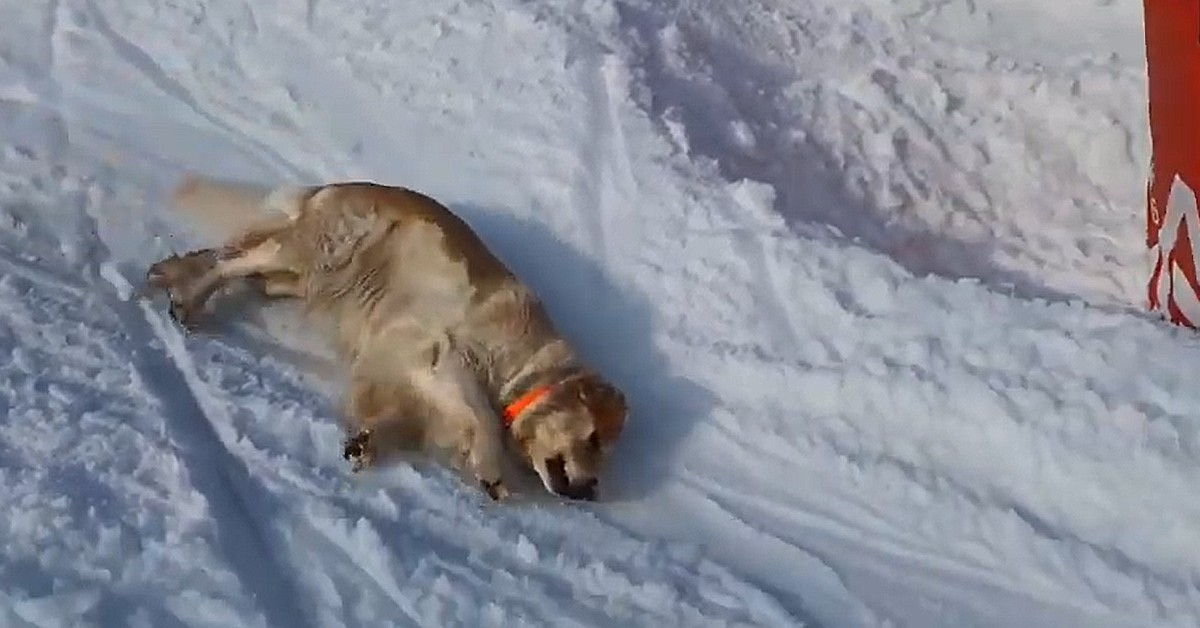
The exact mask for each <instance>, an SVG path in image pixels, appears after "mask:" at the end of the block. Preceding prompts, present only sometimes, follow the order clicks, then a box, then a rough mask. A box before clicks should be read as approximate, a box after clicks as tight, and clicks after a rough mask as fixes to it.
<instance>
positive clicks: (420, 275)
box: [146, 177, 628, 500]
mask: <svg viewBox="0 0 1200 628" xmlns="http://www.w3.org/2000/svg"><path fill="white" fill-rule="evenodd" d="M221 185H222V184H221V183H219V182H213V181H208V180H202V179H200V178H195V177H189V178H188V179H186V180H185V181H184V183H183V184H182V185H180V186H179V187H178V188H177V189H176V192H175V201H176V203H190V204H192V205H193V207H192V211H196V210H197V209H196V206H199V208H200V209H199V211H211V212H218V213H219V212H220V211H222V208H221V207H219V205H220V204H221V203H223V202H243V203H244V202H245V197H237V196H236V194H234V193H233V192H229V191H228V190H226V192H227V193H225V194H224V195H223V193H222V188H220V187H219V186H221ZM239 199H240V200H239ZM256 204H257V205H258V207H257V209H259V210H261V211H258V212H256V213H255V214H254V215H255V216H256V222H255V223H254V224H248V225H244V226H239V227H238V229H237V233H236V235H235V236H234V237H232V238H230V239H228V240H227V241H226V242H225V243H224V244H223V245H221V246H217V247H213V248H204V249H200V250H195V251H191V252H189V253H185V254H183V255H175V256H171V257H168V258H166V259H162V260H160V261H158V262H156V263H154V264H153V265H151V267H150V268H149V270H148V271H147V275H146V281H147V286H148V287H149V288H150V289H151V290H162V291H165V292H166V293H167V294H168V296H169V298H170V311H171V315H172V316H173V317H174V318H175V319H176V320H177V321H179V322H180V323H181V324H183V325H184V326H185V327H188V328H189V329H190V328H194V327H195V326H196V325H197V322H198V320H199V318H200V317H201V316H202V314H203V311H204V307H205V304H206V302H207V301H208V300H209V299H210V298H211V297H212V296H213V295H214V294H216V293H217V291H218V290H219V289H220V288H222V287H223V286H225V285H227V284H228V283H229V282H232V281H239V280H249V283H250V284H251V285H254V286H256V289H257V290H258V291H260V292H261V293H262V294H264V295H268V296H270V297H279V298H295V299H301V300H302V301H303V302H304V303H305V306H306V311H308V312H310V313H312V314H320V316H314V318H313V320H314V321H318V320H319V321H324V323H325V324H327V325H328V326H329V331H330V332H331V333H332V342H333V346H334V349H335V350H336V354H337V356H338V359H339V360H344V361H345V366H346V368H347V371H348V375H349V382H350V383H349V391H348V394H346V395H345V400H344V410H343V414H344V416H343V419H344V421H343V422H344V424H345V428H346V430H347V438H346V440H345V442H344V455H345V457H346V458H347V459H348V460H350V461H352V467H353V469H354V470H355V471H358V470H360V469H363V468H366V467H369V466H371V465H374V464H377V463H378V462H379V461H381V460H384V459H386V458H387V457H388V455H389V454H394V453H400V452H403V451H421V452H431V451H441V452H448V453H450V454H451V460H452V462H453V464H454V466H455V467H456V468H458V469H459V470H461V471H464V472H467V473H469V474H471V475H472V476H473V477H474V478H475V479H476V480H477V481H478V483H479V485H480V487H481V488H483V489H484V491H485V492H486V493H487V494H488V496H490V497H491V498H492V499H502V498H504V497H505V496H507V495H508V494H509V488H508V487H509V486H510V485H509V484H506V482H505V479H504V478H503V477H501V475H502V471H501V468H502V465H501V460H500V457H501V456H502V455H503V452H504V451H505V449H506V447H505V445H506V443H507V444H512V445H515V446H516V449H517V451H518V452H519V456H518V458H519V459H520V460H523V461H524V463H525V464H527V465H528V466H529V467H530V468H531V469H532V470H533V471H534V472H536V473H537V475H538V477H539V478H540V479H541V481H542V484H543V485H544V486H545V488H546V489H547V490H548V491H549V492H550V493H552V494H554V495H557V496H560V497H565V498H569V499H582V500H595V499H597V496H598V482H599V478H600V475H601V470H602V468H603V467H604V465H605V462H606V459H607V458H608V456H609V454H610V452H611V449H612V447H613V445H614V444H615V443H616V441H617V439H618V437H619V436H620V434H621V432H622V430H623V428H624V425H625V422H626V417H627V413H628V408H627V405H626V400H625V396H624V395H623V394H622V392H621V391H620V390H618V389H617V388H616V387H615V386H614V385H613V384H612V383H610V382H608V381H606V380H605V379H604V378H603V377H602V376H601V375H600V374H599V373H597V372H596V371H595V370H594V369H592V368H589V367H588V366H586V365H584V364H583V363H582V362H581V360H580V358H579V356H578V355H577V353H576V352H575V351H574V350H573V349H572V347H571V346H570V345H569V344H568V342H567V340H566V339H564V338H563V336H562V335H561V334H560V333H559V332H558V331H557V330H556V329H555V327H554V324H553V323H552V321H551V320H550V318H549V316H548V315H547V313H546V311H545V310H544V308H543V305H542V303H541V302H540V301H539V299H538V297H537V296H536V295H535V294H534V293H533V292H532V291H531V290H530V288H528V287H527V286H526V285H525V284H524V283H523V282H521V281H520V280H519V279H518V278H517V277H516V276H514V275H513V273H512V272H510V270H509V269H508V268H507V267H506V266H505V265H504V264H503V263H502V262H501V261H500V260H499V259H498V258H497V257H496V256H495V255H493V253H492V252H491V251H489V249H488V248H487V247H486V246H485V245H484V243H483V241H482V240H481V239H480V238H479V237H478V235H477V234H476V233H475V232H474V231H473V230H472V229H471V228H470V227H469V226H468V225H467V223H466V222H464V221H463V220H462V219H460V218H459V217H458V216H456V215H455V214H454V213H452V212H451V211H450V210H449V209H448V208H446V207H444V206H443V205H442V204H440V203H438V202H437V201H435V200H434V199H432V198H430V197H428V196H425V195H423V194H420V193H418V192H415V191H413V190H410V189H407V188H403V187H391V186H385V185H380V184H376V183H371V182H344V183H329V184H324V185H312V186H295V187H286V186H284V187H279V188H276V189H274V190H272V191H270V193H269V194H265V195H262V196H261V197H260V198H259V200H258V201H256Z"/></svg>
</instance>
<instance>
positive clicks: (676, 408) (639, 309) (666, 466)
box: [448, 203, 713, 502]
mask: <svg viewBox="0 0 1200 628" xmlns="http://www.w3.org/2000/svg"><path fill="white" fill-rule="evenodd" d="M448 205H449V206H450V208H451V210H452V211H454V212H455V213H456V214H458V215H459V216H460V217H461V218H462V219H463V220H465V221H466V222H467V223H468V224H470V225H471V228H472V229H474V230H475V231H476V232H477V233H478V234H479V236H480V237H481V238H482V239H483V240H484V243H485V244H486V245H487V246H488V248H489V249H491V251H492V252H493V253H495V254H496V256H497V257H499V258H500V259H501V260H502V261H503V262H504V263H505V264H507V265H508V266H509V267H510V268H511V269H512V271H513V272H514V273H516V274H517V276H518V277H519V278H520V279H521V280H522V281H524V282H525V283H526V284H528V285H529V286H530V287H531V288H532V289H533V290H534V291H535V292H536V293H537V295H538V296H539V297H540V298H541V300H542V301H543V303H544V304H545V306H546V309H547V311H548V312H549V314H550V316H551V318H552V319H553V320H554V324H555V326H556V327H557V328H558V330H559V331H560V332H561V333H562V334H563V335H564V336H565V337H566V338H567V339H568V340H569V341H570V343H571V344H572V345H573V346H574V347H575V348H576V349H577V350H578V352H579V353H580V356H581V358H582V359H583V360H585V361H586V362H587V363H588V364H589V365H590V366H592V367H593V368H596V369H598V370H599V371H600V372H601V373H603V374H604V376H605V377H607V378H608V379H609V380H610V381H612V382H613V383H614V384H615V385H616V386H618V387H619V388H620V389H621V390H622V391H623V392H624V393H625V396H626V399H627V401H628V403H629V407H630V414H629V418H628V421H627V422H626V425H625V430H624V431H623V433H622V435H621V439H620V441H619V442H618V444H617V446H616V448H615V449H614V451H613V455H612V458H611V461H610V462H609V466H608V467H607V469H606V470H605V471H604V475H603V478H602V480H601V492H602V496H601V499H602V501H605V502H611V501H625V500H635V499H639V498H641V497H644V496H646V495H648V494H650V493H652V492H654V491H655V490H656V489H657V488H659V487H660V486H661V484H662V482H663V480H664V479H665V478H666V477H667V476H668V475H669V474H670V472H671V468H672V466H673V465H672V461H673V460H674V458H675V453H676V450H677V448H678V447H679V446H680V444H681V443H682V442H683V441H684V440H685V439H686V438H687V435H688V433H689V432H690V431H691V430H692V428H693V426H694V425H695V424H696V421H698V420H700V419H701V418H702V417H704V416H706V415H707V414H708V413H709V411H710V410H711V408H712V405H713V397H712V394H711V393H710V392H709V391H708V390H707V389H705V388H703V387H701V386H699V385H697V384H696V383H694V382H691V381H690V380H687V379H685V378H682V377H679V376H677V375H676V374H674V373H673V372H672V369H671V365H670V364H669V363H668V361H667V359H666V357H665V356H664V355H663V354H662V353H660V352H659V351H658V349H657V348H656V343H655V334H654V325H655V320H656V312H655V310H654V307H653V302H652V301H651V299H650V297H649V296H648V295H645V294H642V293H640V292H639V291H638V290H636V289H635V288H633V287H631V286H622V285H619V284H618V283H617V282H616V281H615V280H614V279H613V278H612V277H611V276H609V275H608V274H607V273H606V271H605V269H604V267H603V266H602V265H601V263H599V262H597V261H596V260H593V259H591V258H589V257H588V256H587V255H585V254H584V253H582V252H581V251H579V250H577V249H575V248H574V247H572V246H571V245H568V244H566V243H564V242H563V241H562V240H560V239H559V238H558V236H556V235H555V234H554V233H553V232H552V231H550V230H549V229H548V228H546V227H545V226H544V225H541V224H539V223H536V222H533V221H530V220H523V219H520V218H515V217H513V216H512V215H510V214H507V213H505V212H503V211H500V210H496V209H491V208H486V207H482V206H478V205H472V204H454V203H448Z"/></svg>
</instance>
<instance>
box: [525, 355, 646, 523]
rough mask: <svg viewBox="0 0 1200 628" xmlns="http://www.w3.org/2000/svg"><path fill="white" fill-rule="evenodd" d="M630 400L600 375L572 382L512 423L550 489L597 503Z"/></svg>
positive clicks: (560, 387) (552, 491)
mask: <svg viewBox="0 0 1200 628" xmlns="http://www.w3.org/2000/svg"><path fill="white" fill-rule="evenodd" d="M627 414H628V406H627V405H626V402H625V396H624V394H622V393H621V391H620V390H618V389H617V388H616V387H615V386H613V385H612V384H610V383H608V382H606V381H604V380H603V379H602V378H601V377H599V376H598V375H596V374H587V375H584V376H581V377H577V378H574V379H570V380H567V381H565V382H563V383H561V384H559V385H557V386H555V387H553V388H552V389H550V390H549V392H547V393H546V395H545V397H544V398H543V399H542V400H541V401H539V403H537V404H536V405H535V406H533V407H532V408H530V409H529V411H528V412H526V413H525V415H524V416H522V417H520V419H519V420H518V421H516V423H514V425H513V435H514V437H515V439H516V442H517V443H518V445H519V446H520V448H521V451H522V453H523V454H524V455H525V458H526V459H527V460H528V462H529V464H530V465H531V466H532V467H533V470H534V471H535V472H537V474H538V476H539V477H540V478H541V480H542V484H544V485H545V486H546V490H548V491H550V492H551V493H554V494H555V495H559V496H562V497H566V498H569V499H582V500H595V499H596V497H597V487H598V485H599V481H600V472H601V470H602V469H603V468H604V466H605V463H606V462H607V459H608V457H609V455H610V453H611V452H612V448H613V446H614V445H615V444H616V441H617V439H618V437H620V435H621V430H622V429H623V428H624V427H625V418H626V415H627Z"/></svg>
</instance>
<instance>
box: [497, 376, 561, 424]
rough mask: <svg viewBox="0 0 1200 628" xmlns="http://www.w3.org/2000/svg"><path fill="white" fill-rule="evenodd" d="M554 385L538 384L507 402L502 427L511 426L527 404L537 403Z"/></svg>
mask: <svg viewBox="0 0 1200 628" xmlns="http://www.w3.org/2000/svg"><path fill="white" fill-rule="evenodd" d="M555 386H556V384H545V385H542V386H538V387H537V388H534V389H533V390H531V391H529V392H527V393H525V394H524V395H521V396H520V397H517V398H516V399H515V400H513V402H512V403H510V404H508V406H506V407H505V408H504V427H512V424H513V423H516V422H517V418H518V417H520V416H521V413H522V412H524V411H525V410H526V409H528V408H529V406H531V405H533V404H535V403H537V402H538V401H539V400H541V398H542V397H545V396H546V395H547V394H548V393H549V392H550V391H551V390H554V388H555Z"/></svg>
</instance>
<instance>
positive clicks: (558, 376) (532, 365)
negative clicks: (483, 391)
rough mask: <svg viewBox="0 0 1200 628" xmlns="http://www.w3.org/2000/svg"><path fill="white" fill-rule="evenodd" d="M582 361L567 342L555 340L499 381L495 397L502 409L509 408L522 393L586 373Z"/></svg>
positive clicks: (543, 346) (539, 349) (540, 348)
mask: <svg viewBox="0 0 1200 628" xmlns="http://www.w3.org/2000/svg"><path fill="white" fill-rule="evenodd" d="M585 371H586V368H585V367H584V366H583V365H582V364H580V362H579V360H578V359H577V358H576V356H575V352H574V351H572V350H571V348H570V347H569V346H567V343H566V342H565V341H563V340H562V339H561V338H557V339H554V340H552V341H550V342H548V343H546V344H544V345H542V346H541V347H539V348H538V349H537V350H536V351H534V352H533V353H532V354H530V355H529V357H528V358H527V359H525V360H524V361H523V362H522V363H521V364H520V365H519V366H517V367H516V368H515V369H513V370H512V374H511V375H510V376H508V377H504V378H503V381H501V382H499V386H498V389H497V391H496V398H497V401H498V402H499V406H500V407H501V408H507V407H509V406H510V405H511V404H512V403H514V402H515V401H517V400H518V399H519V398H521V396H522V395H525V394H528V393H529V392H530V391H533V390H535V389H538V388H539V387H543V386H553V385H557V384H559V383H560V382H563V381H566V380H568V379H571V378H573V377H576V376H578V375H581V374H583V373H584V372H585Z"/></svg>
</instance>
